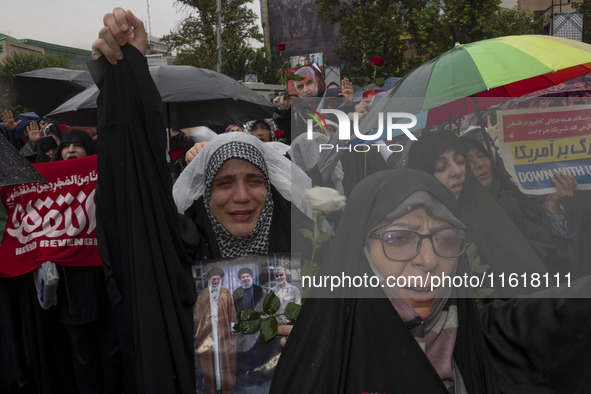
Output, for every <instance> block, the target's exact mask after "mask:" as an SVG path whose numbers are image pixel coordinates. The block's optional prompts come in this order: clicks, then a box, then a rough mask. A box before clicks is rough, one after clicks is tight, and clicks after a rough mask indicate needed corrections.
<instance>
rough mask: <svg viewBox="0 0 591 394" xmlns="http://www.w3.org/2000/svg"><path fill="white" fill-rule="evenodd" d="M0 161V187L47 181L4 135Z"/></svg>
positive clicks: (0, 138)
mask: <svg viewBox="0 0 591 394" xmlns="http://www.w3.org/2000/svg"><path fill="white" fill-rule="evenodd" d="M0 161H1V162H2V165H1V166H0V187H4V186H11V185H20V184H23V183H47V181H46V180H45V178H43V176H42V175H41V174H40V173H39V172H38V171H37V170H36V169H35V167H33V166H32V165H31V163H29V161H28V160H27V159H25V157H24V156H23V155H21V154H20V153H19V151H18V150H16V148H15V147H14V146H12V144H10V142H8V140H7V139H6V138H4V137H0Z"/></svg>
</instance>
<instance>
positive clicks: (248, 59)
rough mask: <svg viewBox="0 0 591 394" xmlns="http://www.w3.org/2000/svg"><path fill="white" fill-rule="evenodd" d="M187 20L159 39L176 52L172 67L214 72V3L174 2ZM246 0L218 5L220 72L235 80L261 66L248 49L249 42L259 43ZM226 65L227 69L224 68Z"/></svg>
mask: <svg viewBox="0 0 591 394" xmlns="http://www.w3.org/2000/svg"><path fill="white" fill-rule="evenodd" d="M176 3H177V5H179V6H180V7H181V9H183V10H184V11H186V12H187V17H186V18H185V19H184V20H183V21H182V22H181V23H180V24H179V25H178V26H177V27H176V28H175V30H174V31H172V32H171V33H170V34H168V35H166V36H164V37H163V41H165V42H166V43H167V44H168V45H169V46H170V48H171V49H172V50H173V51H175V52H176V61H175V63H176V64H179V65H180V64H183V65H192V66H196V67H201V68H208V69H212V70H213V69H215V68H216V66H217V38H216V23H217V16H216V0H177V2H176ZM248 3H249V1H248V0H224V1H223V2H222V67H223V69H222V71H223V72H224V73H227V74H228V75H229V76H231V77H233V78H235V79H242V78H243V77H244V74H246V73H247V72H250V71H252V70H251V69H250V67H251V66H254V65H257V66H260V65H261V63H262V62H261V58H260V54H258V53H257V51H256V50H254V49H252V48H249V47H248V46H247V45H246V43H247V42H249V41H250V40H252V39H254V40H262V35H261V33H260V32H259V30H258V27H257V26H256V25H255V24H254V23H255V21H256V19H257V17H256V14H255V13H254V12H253V11H252V10H250V9H248V7H247V4H248ZM226 63H228V65H227V66H226Z"/></svg>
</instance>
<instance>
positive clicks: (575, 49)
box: [382, 35, 591, 125]
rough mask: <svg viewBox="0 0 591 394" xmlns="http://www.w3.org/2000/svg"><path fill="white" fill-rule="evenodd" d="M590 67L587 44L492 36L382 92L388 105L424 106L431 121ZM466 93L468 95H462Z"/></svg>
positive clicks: (456, 50) (590, 53)
mask: <svg viewBox="0 0 591 394" xmlns="http://www.w3.org/2000/svg"><path fill="white" fill-rule="evenodd" d="M589 72H591V45H588V44H584V43H581V42H578V41H574V40H569V39H566V38H560V37H552V36H541V35H522V36H506V37H497V38H492V39H489V40H483V41H477V42H473V43H470V44H465V45H456V47H454V48H453V49H451V50H449V51H447V52H445V53H444V54H442V55H440V56H438V57H436V58H434V59H432V60H430V61H428V62H427V63H425V64H423V65H422V66H420V67H418V68H417V69H415V70H414V71H412V72H410V73H409V74H407V75H406V76H405V77H404V78H402V79H401V80H400V82H398V84H397V85H396V86H394V88H393V89H392V90H390V91H389V92H388V93H387V95H386V96H387V97H389V98H390V102H391V103H390V104H389V105H387V107H388V108H382V110H386V111H392V110H395V109H396V110H398V111H399V112H400V111H405V112H411V113H415V114H417V113H420V112H423V111H425V110H430V109H432V108H436V107H438V108H437V109H436V110H432V111H429V116H428V119H427V125H431V124H436V123H439V122H442V121H446V120H448V119H453V118H456V117H459V116H461V115H464V114H466V113H471V112H474V111H475V108H474V100H473V99H472V97H475V98H477V102H478V107H479V108H484V107H487V106H490V105H494V104H497V103H499V102H501V101H504V100H507V99H508V98H511V97H519V96H522V95H525V94H528V93H532V92H535V91H538V90H541V89H546V88H548V87H551V86H553V85H556V84H559V83H562V82H564V81H567V80H570V79H572V78H575V77H578V76H581V75H584V74H587V73H589ZM466 97H469V99H465V98H466Z"/></svg>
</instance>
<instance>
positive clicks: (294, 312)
mask: <svg viewBox="0 0 591 394" xmlns="http://www.w3.org/2000/svg"><path fill="white" fill-rule="evenodd" d="M301 310H302V306H301V305H299V304H296V303H294V302H290V303H289V304H287V306H286V307H285V317H287V318H288V319H290V320H292V321H295V320H297V318H298V316H299V314H300V311H301Z"/></svg>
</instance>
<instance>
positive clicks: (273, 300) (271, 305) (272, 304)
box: [263, 291, 281, 315]
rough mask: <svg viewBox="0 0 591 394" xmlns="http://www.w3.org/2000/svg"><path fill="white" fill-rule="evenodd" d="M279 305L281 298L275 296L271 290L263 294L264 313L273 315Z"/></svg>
mask: <svg viewBox="0 0 591 394" xmlns="http://www.w3.org/2000/svg"><path fill="white" fill-rule="evenodd" d="M280 306H281V300H280V299H279V297H277V296H276V295H275V293H274V292H272V291H270V292H268V293H267V295H266V296H265V299H264V300H263V310H264V311H265V313H266V314H267V315H273V314H275V312H277V311H278V310H279V307H280Z"/></svg>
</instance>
